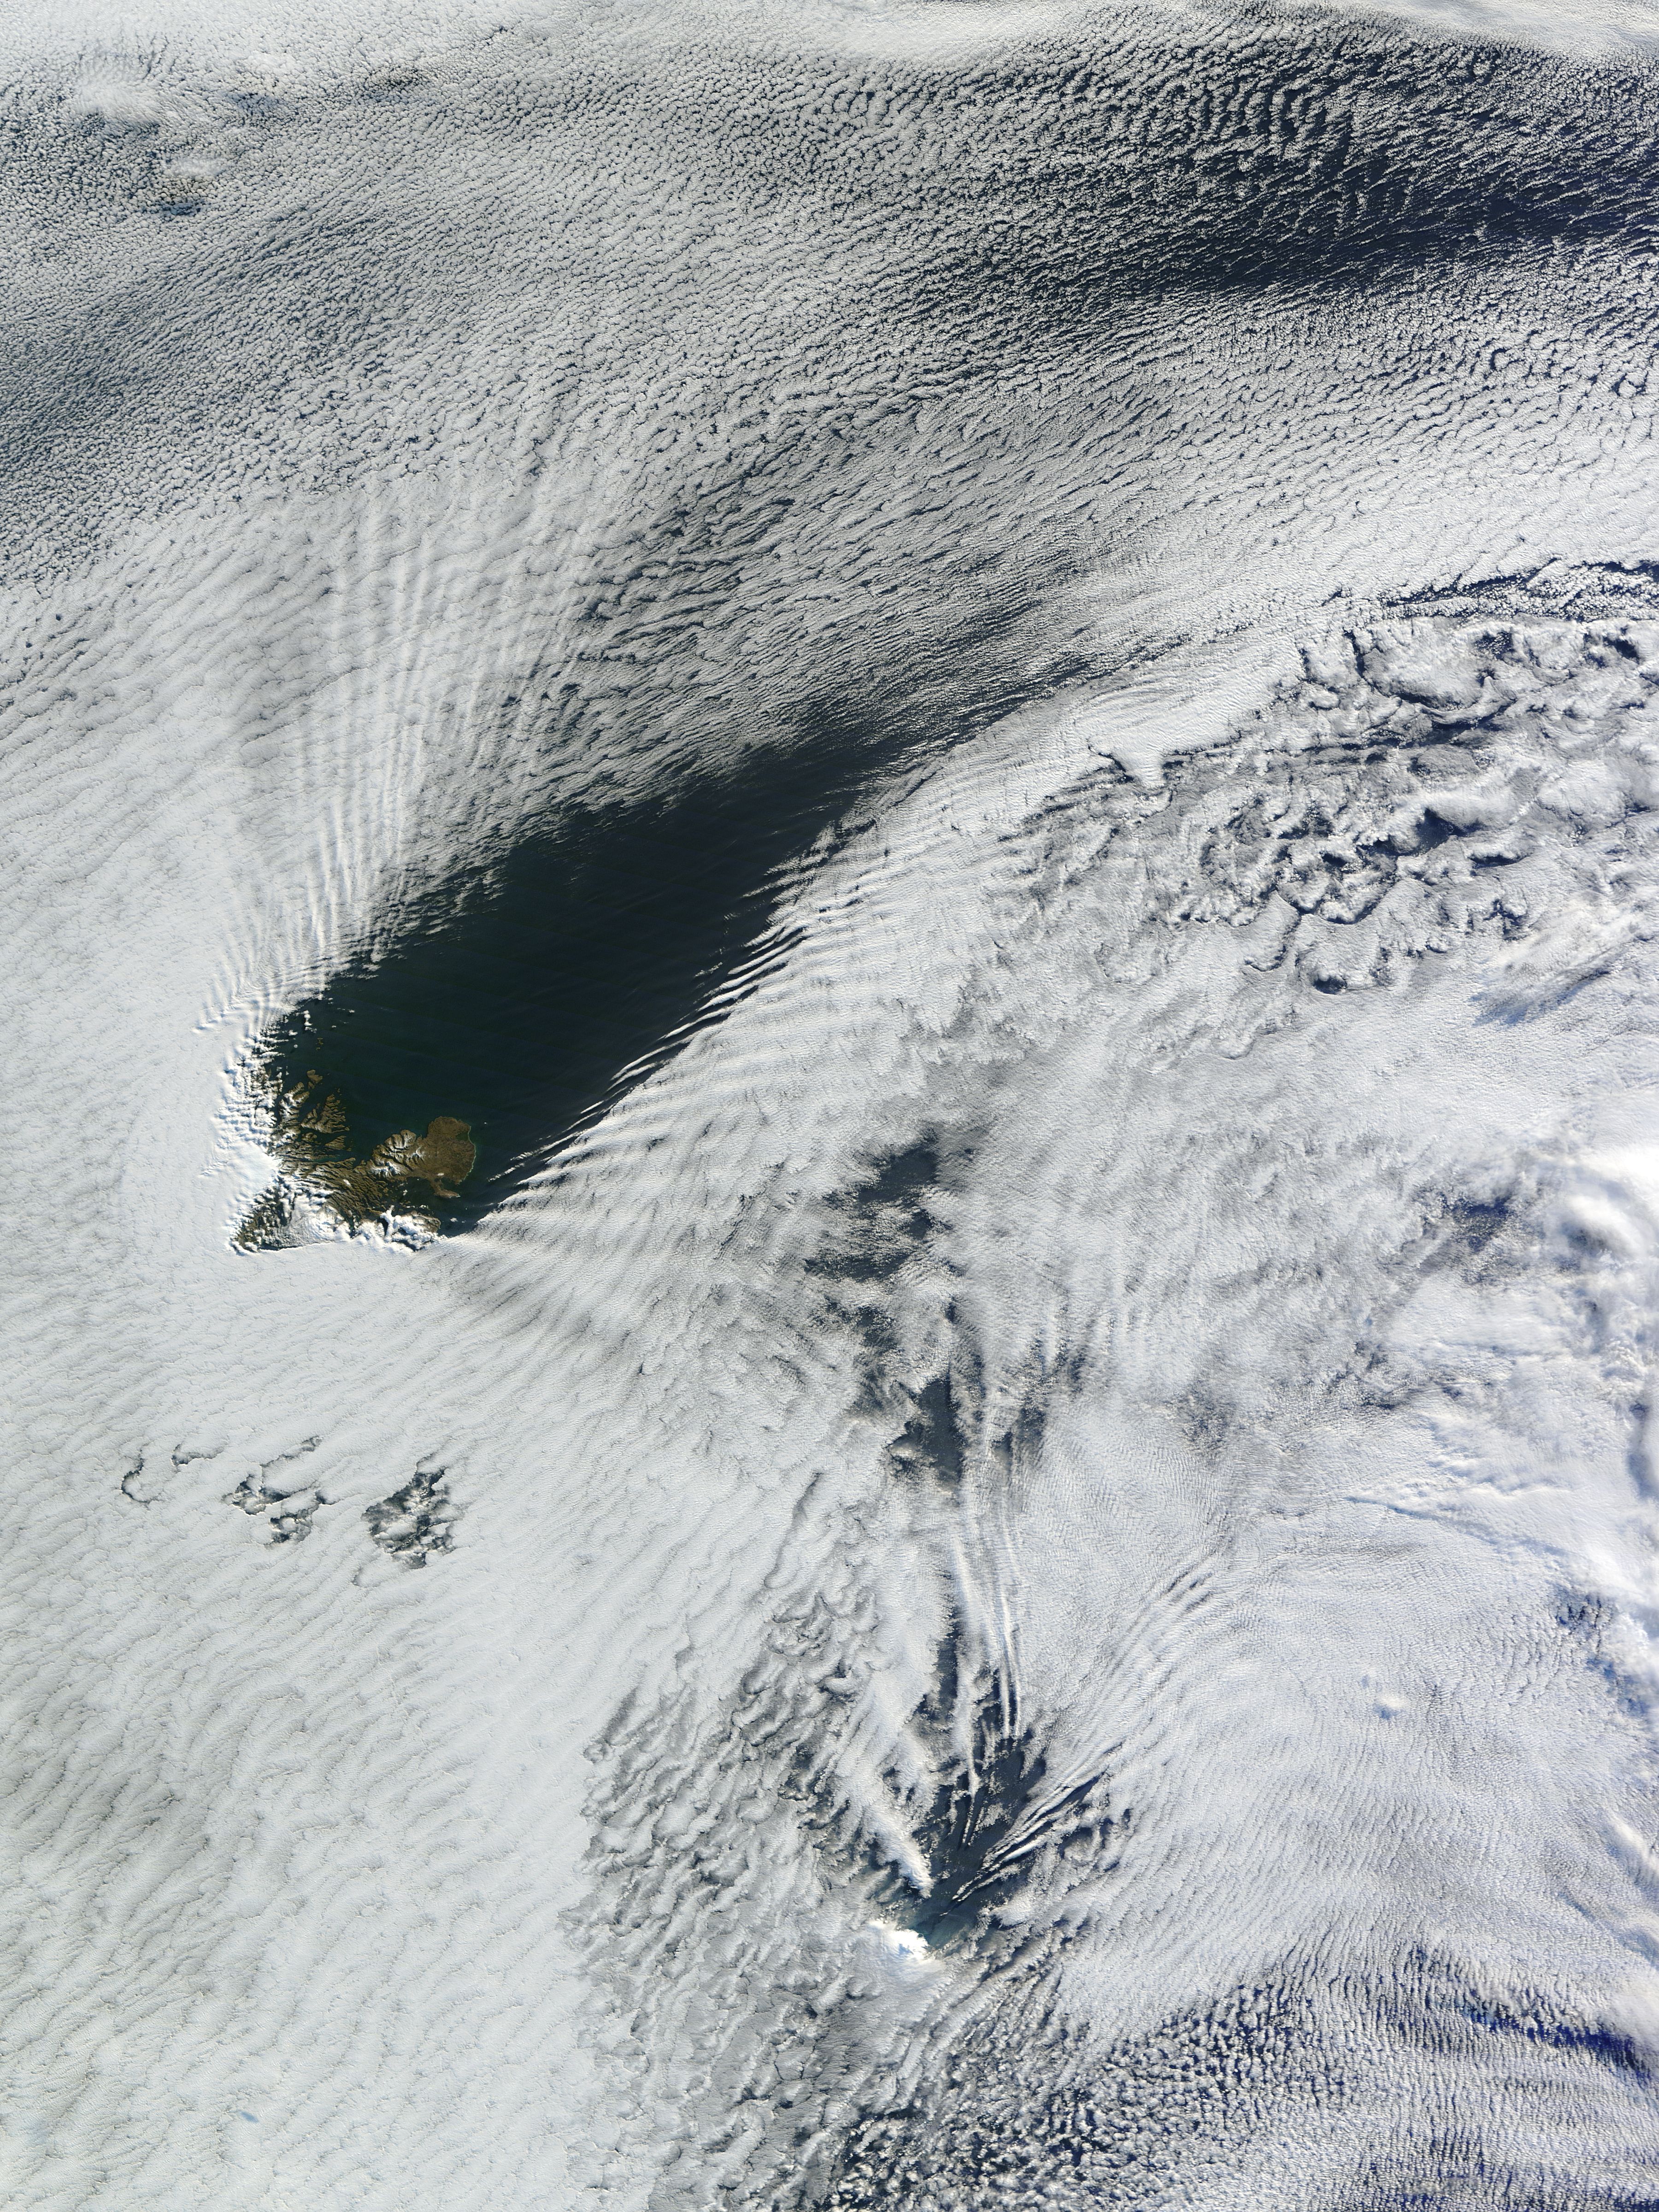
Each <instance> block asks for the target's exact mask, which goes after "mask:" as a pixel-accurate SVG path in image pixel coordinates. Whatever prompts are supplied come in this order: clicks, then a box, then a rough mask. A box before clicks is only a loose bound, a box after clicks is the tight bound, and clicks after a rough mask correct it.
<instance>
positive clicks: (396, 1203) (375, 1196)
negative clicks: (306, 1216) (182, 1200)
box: [236, 1068, 478, 1249]
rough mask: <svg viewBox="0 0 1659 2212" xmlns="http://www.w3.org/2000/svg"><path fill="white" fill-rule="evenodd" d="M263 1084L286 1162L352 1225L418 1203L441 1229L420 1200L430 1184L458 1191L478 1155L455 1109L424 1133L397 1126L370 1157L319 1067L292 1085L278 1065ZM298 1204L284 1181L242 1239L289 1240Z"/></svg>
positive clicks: (259, 1087) (271, 1138) (272, 1141)
mask: <svg viewBox="0 0 1659 2212" xmlns="http://www.w3.org/2000/svg"><path fill="white" fill-rule="evenodd" d="M255 1084H256V1091H257V1093H258V1097H259V1100H260V1103H261V1105H262V1107H263V1109H264V1116H265V1117H266V1120H267V1124H268V1129H267V1134H266V1142H267V1144H268V1145H269V1146H270V1151H271V1152H272V1154H273V1155H274V1157H275V1158H276V1161H277V1163H278V1164H279V1165H280V1166H281V1167H282V1169H283V1171H284V1173H285V1174H286V1175H287V1176H289V1177H291V1178H292V1180H293V1182H295V1183H297V1184H300V1185H301V1186H303V1188H305V1189H306V1190H307V1192H309V1193H310V1194H312V1195H313V1197H316V1198H319V1199H321V1200H323V1201H324V1202H325V1204H326V1205H327V1206H329V1207H330V1208H331V1210H332V1212H335V1213H337V1215H338V1216H339V1218H340V1219H341V1220H342V1221H343V1222H344V1223H345V1224H346V1225H348V1226H349V1227H350V1228H353V1229H356V1228H361V1227H362V1225H363V1224H364V1223H365V1222H368V1221H374V1220H378V1219H379V1218H380V1216H381V1215H382V1214H384V1213H390V1212H409V1211H413V1212H415V1213H416V1216H417V1218H420V1219H422V1220H423V1221H425V1222H427V1223H428V1225H430V1226H431V1227H432V1228H434V1229H436V1227H437V1226H438V1224H437V1221H436V1219H435V1218H434V1216H433V1215H432V1214H431V1213H430V1212H428V1211H427V1210H426V1208H425V1207H424V1206H422V1204H421V1202H420V1199H421V1192H422V1186H423V1187H424V1188H425V1189H426V1190H429V1191H430V1192H431V1194H432V1195H433V1196H434V1197H435V1198H439V1199H452V1198H455V1197H458V1196H459V1186H460V1185H461V1184H462V1183H464V1182H465V1181H466V1179H467V1177H468V1176H470V1175H471V1172H472V1169H473V1165H474V1163H475V1162H476V1161H477V1157H478V1152H477V1146H476V1145H475V1144H474V1143H473V1141H472V1134H471V1129H470V1127H468V1125H467V1123H466V1122H465V1121H457V1120H456V1118H455V1116H454V1115H453V1114H440V1115H436V1116H435V1118H434V1119H433V1120H432V1121H428V1124H427V1127H426V1133H425V1135H424V1136H422V1135H420V1134H418V1133H416V1131H415V1130H413V1129H398V1130H396V1131H394V1132H393V1133H392V1135H391V1136H389V1137H388V1138H387V1139H386V1141H385V1143H384V1144H380V1145H376V1146H375V1147H374V1151H373V1152H371V1153H370V1154H369V1155H368V1158H367V1159H358V1158H356V1157H355V1156H354V1154H353V1153H352V1152H351V1149H350V1140H349V1128H348V1123H347V1117H346V1110H345V1107H344V1104H343V1102H342V1100H341V1097H340V1094H339V1093H338V1091H326V1092H325V1091H323V1084H322V1078H321V1076H320V1075H319V1073H317V1071H316V1069H315V1068H308V1069H307V1071H306V1079H305V1081H304V1082H303V1083H302V1084H298V1085H295V1086H294V1088H293V1089H291V1090H289V1089H285V1088H284V1087H283V1084H282V1082H281V1080H280V1079H279V1078H277V1077H276V1076H275V1075H274V1073H266V1074H264V1075H263V1076H261V1077H256V1079H255ZM319 1094H321V1095H320V1096H319ZM291 1210H292V1198H291V1195H290V1194H285V1193H284V1192H283V1188H282V1187H281V1186H280V1185H279V1186H278V1187H277V1188H276V1189H273V1190H270V1191H268V1192H267V1193H266V1194H265V1195H264V1197H263V1198H261V1199H260V1200H258V1203H257V1204H256V1205H255V1206H253V1207H252V1210H251V1212H249V1214H248V1217H247V1218H246V1221H245V1222H244V1223H243V1224H242V1226H241V1228H240V1230H239V1231H237V1233H236V1242H237V1243H238V1244H240V1245H241V1246H243V1247H244V1248H245V1249H255V1248H258V1247H261V1246H264V1247H269V1246H270V1245H272V1244H281V1243H285V1242H287V1241H289V1240H288V1239H287V1238H285V1237H283V1235H282V1234H281V1229H282V1226H283V1224H284V1223H285V1222H286V1220H287V1218H288V1216H289V1213H290V1212H291Z"/></svg>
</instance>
